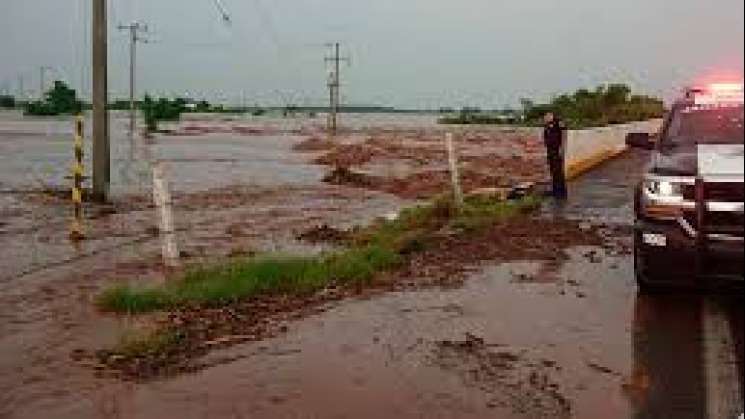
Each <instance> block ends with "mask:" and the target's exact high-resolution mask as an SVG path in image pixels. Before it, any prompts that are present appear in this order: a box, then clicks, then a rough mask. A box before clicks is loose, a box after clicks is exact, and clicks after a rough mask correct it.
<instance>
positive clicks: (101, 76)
mask: <svg viewBox="0 0 745 419" xmlns="http://www.w3.org/2000/svg"><path fill="white" fill-rule="evenodd" d="M106 1H107V0H93V25H92V40H93V48H92V52H93V56H92V61H93V93H92V102H93V199H94V200H96V201H98V202H106V200H108V198H109V185H110V179H111V156H110V154H109V153H110V145H109V115H108V111H107V109H106V104H107V102H108V98H107V96H108V74H107V72H108V68H107V57H108V52H107V23H106V22H107V18H106Z"/></svg>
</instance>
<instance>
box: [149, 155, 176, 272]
mask: <svg viewBox="0 0 745 419" xmlns="http://www.w3.org/2000/svg"><path fill="white" fill-rule="evenodd" d="M153 200H154V201H155V208H156V210H157V213H158V214H157V216H158V222H159V231H160V239H161V248H162V253H163V264H164V265H165V266H166V267H168V268H178V267H179V266H180V265H181V264H180V261H179V251H178V247H177V246H176V231H175V228H174V225H173V209H172V202H171V192H170V191H169V190H168V182H166V179H165V177H164V173H163V166H162V163H160V162H156V163H155V164H154V165H153Z"/></svg>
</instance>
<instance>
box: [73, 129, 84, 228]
mask: <svg viewBox="0 0 745 419" xmlns="http://www.w3.org/2000/svg"><path fill="white" fill-rule="evenodd" d="M83 124H84V122H83V115H82V114H78V115H77V116H76V117H75V142H74V148H75V162H74V163H73V165H72V176H73V185H72V204H73V209H74V210H73V211H74V212H73V221H72V225H71V226H70V240H72V241H79V240H83V239H84V238H85V232H84V231H83V218H84V217H83V187H82V185H83V138H84V135H85V130H84V125H83Z"/></svg>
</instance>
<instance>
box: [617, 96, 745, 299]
mask: <svg viewBox="0 0 745 419" xmlns="http://www.w3.org/2000/svg"><path fill="white" fill-rule="evenodd" d="M743 102H745V101H744V100H743V84H742V83H718V84H711V85H708V86H706V87H704V88H691V89H687V90H686V93H685V94H684V95H683V98H682V99H680V100H678V101H677V102H676V103H675V104H674V105H673V106H672V107H671V109H670V111H669V112H668V113H667V114H666V116H665V119H664V122H663V125H662V129H661V131H660V132H659V133H657V134H655V135H650V134H649V133H631V134H629V135H628V136H627V137H626V143H627V145H629V146H631V147H638V148H644V149H649V150H652V154H651V159H650V162H649V165H648V167H647V170H646V172H645V174H644V178H643V181H641V183H640V184H639V185H638V187H637V190H636V196H635V203H634V204H635V205H634V207H635V213H636V221H635V225H634V262H635V273H636V280H637V283H638V284H639V288H640V289H641V290H642V291H651V290H660V289H666V288H670V287H690V286H693V287H696V288H702V287H705V286H707V285H710V284H714V283H721V282H729V283H737V284H742V282H743V263H744V260H743V208H744V207H745V204H744V202H743V201H745V193H744V190H743V177H744V176H743V172H744V171H743V164H744V161H743V152H744V151H745V150H744V142H743Z"/></svg>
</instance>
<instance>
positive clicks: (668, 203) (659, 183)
mask: <svg viewBox="0 0 745 419" xmlns="http://www.w3.org/2000/svg"><path fill="white" fill-rule="evenodd" d="M686 185H687V182H686V180H685V179H679V178H666V177H660V176H655V177H649V178H646V179H645V180H644V191H643V192H644V193H643V196H642V201H641V209H642V211H643V213H644V214H645V215H646V216H647V217H651V218H657V219H666V220H669V219H675V218H677V217H679V216H680V215H681V214H682V210H683V206H684V205H685V204H684V201H685V198H684V196H683V195H684V193H683V191H684V189H685V186H686Z"/></svg>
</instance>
